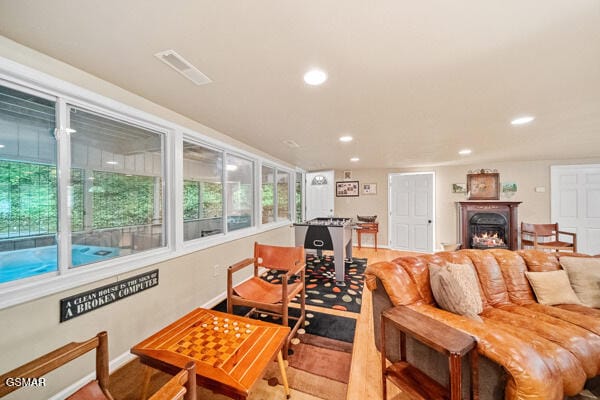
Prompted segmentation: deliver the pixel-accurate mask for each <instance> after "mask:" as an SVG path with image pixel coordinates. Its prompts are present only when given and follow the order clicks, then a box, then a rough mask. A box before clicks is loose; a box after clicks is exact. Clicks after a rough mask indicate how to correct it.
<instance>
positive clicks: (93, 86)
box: [0, 37, 293, 400]
mask: <svg viewBox="0 0 600 400" xmlns="http://www.w3.org/2000/svg"><path fill="white" fill-rule="evenodd" d="M0 56H2V57H6V58H8V59H12V60H14V61H16V62H19V63H21V64H24V65H26V66H29V67H32V68H35V69H36V70H38V71H41V72H45V73H47V74H49V75H52V76H55V77H57V78H60V79H63V80H65V81H68V82H71V83H74V84H77V85H79V86H81V87H84V88H86V89H89V90H91V91H94V92H96V93H99V94H101V95H104V96H106V97H109V98H112V99H114V100H117V101H119V102H122V103H124V104H127V105H129V106H132V107H135V108H137V109H140V110H142V111H145V112H148V113H151V114H154V115H156V116H158V117H161V118H164V119H166V120H169V121H172V122H175V123H178V124H180V125H182V126H186V127H189V128H190V129H191V130H194V131H197V132H201V133H203V134H205V135H208V136H212V137H215V138H217V139H219V140H221V141H222V142H225V143H229V144H231V145H234V146H237V147H238V148H241V149H245V150H248V151H250V152H253V153H255V154H257V155H260V156H264V157H268V158H271V159H273V158H272V157H269V156H268V155H266V154H265V153H263V152H261V151H259V150H257V149H253V148H251V147H249V146H247V145H244V144H242V143H239V142H237V141H235V140H233V139H232V138H229V137H228V136H225V135H223V134H221V133H219V132H216V131H214V130H212V129H210V128H208V127H205V126H203V125H201V124H199V123H197V122H194V121H192V120H190V119H187V118H185V117H183V116H181V115H178V114H176V113H175V112H173V111H170V110H168V109H165V108H163V107H161V106H159V105H156V104H154V103H151V102H149V101H148V100H146V99H143V98H141V97H139V96H136V95H135V94H132V93H129V92H126V91H124V90H123V89H121V88H118V87H116V86H114V85H112V84H110V83H108V82H105V81H102V80H100V79H98V78H95V77H93V76H91V75H89V74H87V73H85V72H83V71H80V70H77V69H75V68H73V67H71V66H68V65H66V64H64V63H61V62H59V61H57V60H54V59H51V58H49V57H47V56H44V55H42V54H40V53H37V52H35V51H33V50H31V49H28V48H26V47H23V46H21V45H19V44H17V43H15V42H12V41H10V40H8V39H6V38H4V37H0ZM282 164H283V163H282ZM254 241H259V242H262V243H269V244H275V245H290V244H292V243H293V232H292V229H291V228H290V227H287V226H286V227H282V228H278V229H273V230H271V231H267V232H264V233H261V234H257V235H254V236H251V237H246V238H243V239H239V240H236V241H232V242H229V243H225V244H222V245H219V246H215V247H211V248H208V249H206V250H202V251H197V252H195V253H192V254H188V255H185V256H182V257H179V258H176V259H171V260H169V261H166V262H162V263H159V264H156V265H152V266H148V267H145V268H143V269H139V270H136V271H132V272H130V273H128V274H126V275H123V276H118V277H113V278H111V279H105V280H102V281H97V282H94V283H93V284H90V285H86V286H81V287H77V288H74V289H71V290H67V291H63V292H60V293H57V294H54V295H51V296H47V297H44V298H40V299H37V300H34V301H30V302H27V303H23V304H19V305H17V306H13V307H9V308H6V309H3V310H0V326H1V327H2V334H0V373H4V372H6V371H9V370H11V369H13V368H15V367H17V366H19V365H21V364H23V363H25V362H27V361H29V360H31V359H33V358H35V357H37V356H39V355H41V354H44V353H46V352H48V351H50V350H52V349H54V348H57V347H59V346H61V345H64V344H66V343H68V342H71V341H81V340H84V339H87V338H90V337H92V336H93V335H95V334H96V333H98V332H99V331H102V330H106V331H108V335H109V346H110V358H111V359H114V358H115V357H117V356H120V355H122V354H125V353H127V352H128V351H129V348H130V347H131V346H133V345H135V344H136V343H137V342H139V341H141V340H142V339H144V338H145V337H147V336H148V335H150V334H151V333H153V332H155V331H157V330H158V329H160V328H162V327H164V326H165V325H167V324H168V323H170V322H172V321H173V320H175V319H177V318H178V317H180V316H182V315H183V314H185V313H187V312H189V311H191V310H192V309H194V308H196V307H199V306H202V305H205V304H207V303H208V302H209V301H211V300H212V299H215V297H216V296H219V295H222V294H224V292H225V289H226V273H225V268H226V267H227V266H228V265H231V264H233V263H234V262H236V261H239V260H240V259H243V258H246V257H248V256H250V255H251V254H252V251H253V243H254ZM215 265H218V267H217V271H218V273H217V276H214V271H215ZM155 268H158V269H159V271H160V272H159V274H160V279H159V285H158V286H157V287H154V288H151V289H148V290H146V291H144V292H141V293H138V294H136V295H133V296H131V297H128V298H126V299H123V300H121V301H118V302H116V303H113V304H110V305H108V306H105V307H103V308H100V309H97V310H95V311H92V312H90V313H88V314H85V315H83V316H80V317H77V318H74V319H72V320H70V321H67V322H64V323H59V300H60V299H61V298H64V297H68V296H70V295H73V294H76V293H80V292H83V291H85V290H88V289H91V288H95V287H99V286H102V285H105V284H108V283H111V282H114V281H116V280H117V279H123V278H126V277H127V276H131V275H136V274H139V273H141V272H143V271H148V270H152V269H155ZM246 276H248V275H246ZM243 277H244V276H240V277H239V279H241V278H243ZM93 369H94V362H93V355H89V356H86V358H85V359H84V360H81V361H79V360H78V361H76V362H75V363H73V364H72V365H69V366H68V367H67V368H63V369H60V370H59V371H58V372H55V373H52V374H50V375H48V376H47V378H48V379H47V387H45V388H41V389H40V388H34V389H23V390H19V391H17V392H15V393H13V394H11V395H9V396H7V397H6V399H7V400H8V399H27V400H37V399H39V400H42V399H48V398H49V397H51V396H52V395H53V394H55V393H57V392H59V391H60V390H62V389H63V388H65V387H66V386H68V385H70V384H72V383H73V382H76V381H77V380H79V379H80V378H82V377H84V376H85V375H87V374H88V373H90V372H92V371H93Z"/></svg>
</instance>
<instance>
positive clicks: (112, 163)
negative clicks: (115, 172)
mask: <svg viewBox="0 0 600 400" xmlns="http://www.w3.org/2000/svg"><path fill="white" fill-rule="evenodd" d="M106 163H107V164H108V165H117V164H118V162H117V161H107V162H106Z"/></svg>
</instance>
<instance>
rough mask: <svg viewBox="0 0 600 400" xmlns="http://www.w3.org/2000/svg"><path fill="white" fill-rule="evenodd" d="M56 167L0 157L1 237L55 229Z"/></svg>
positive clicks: (49, 232) (42, 232) (46, 232)
mask: <svg viewBox="0 0 600 400" xmlns="http://www.w3.org/2000/svg"><path fill="white" fill-rule="evenodd" d="M56 204H57V203H56V168H55V167H54V166H50V165H43V164H33V163H23V162H15V161H8V160H0V238H14V237H23V236H38V235H45V234H54V233H56V228H57V211H56Z"/></svg>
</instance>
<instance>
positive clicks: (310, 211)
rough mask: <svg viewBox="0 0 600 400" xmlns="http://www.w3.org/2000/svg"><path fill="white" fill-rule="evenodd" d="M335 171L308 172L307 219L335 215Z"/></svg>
mask: <svg viewBox="0 0 600 400" xmlns="http://www.w3.org/2000/svg"><path fill="white" fill-rule="evenodd" d="M334 179H335V178H334V173H333V171H320V172H307V173H306V219H307V220H309V219H313V218H318V217H333V204H334V201H335V197H334V196H335V193H334V187H335V182H334Z"/></svg>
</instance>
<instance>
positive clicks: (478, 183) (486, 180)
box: [467, 172, 500, 200]
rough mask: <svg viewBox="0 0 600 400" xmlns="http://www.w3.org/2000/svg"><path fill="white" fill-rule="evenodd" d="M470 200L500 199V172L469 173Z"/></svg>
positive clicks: (468, 188)
mask: <svg viewBox="0 0 600 400" xmlns="http://www.w3.org/2000/svg"><path fill="white" fill-rule="evenodd" d="M467 194H468V196H469V200H498V199H499V198H500V174H499V173H497V172H480V173H476V174H467Z"/></svg>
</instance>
